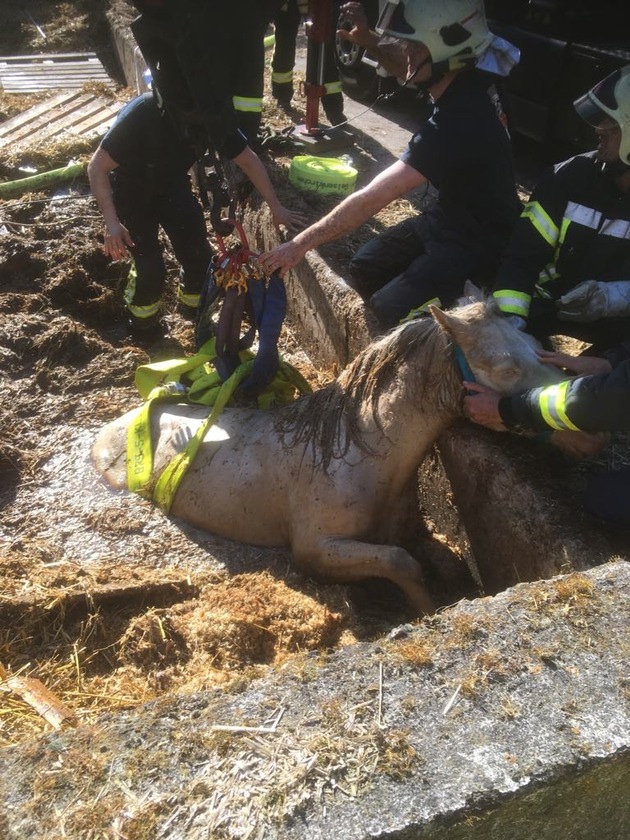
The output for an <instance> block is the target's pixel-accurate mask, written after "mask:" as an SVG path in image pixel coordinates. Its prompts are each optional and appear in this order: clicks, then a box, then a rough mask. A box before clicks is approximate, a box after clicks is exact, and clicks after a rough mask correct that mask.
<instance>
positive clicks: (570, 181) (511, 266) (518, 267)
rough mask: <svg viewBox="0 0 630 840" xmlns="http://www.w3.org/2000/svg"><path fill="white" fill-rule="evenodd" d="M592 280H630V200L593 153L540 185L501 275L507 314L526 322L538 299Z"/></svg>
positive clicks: (498, 292) (498, 285)
mask: <svg viewBox="0 0 630 840" xmlns="http://www.w3.org/2000/svg"><path fill="white" fill-rule="evenodd" d="M585 280H600V281H602V280H603V281H615V280H630V194H624V193H621V192H620V191H619V189H618V188H617V186H616V184H615V182H614V180H613V177H612V173H611V170H610V167H607V166H606V164H603V163H602V162H601V161H599V160H597V157H596V153H595V152H587V153H585V154H582V155H577V156H576V157H573V158H570V159H569V160H566V161H564V162H562V163H558V164H556V165H555V166H554V167H553V168H552V169H550V170H548V171H547V172H546V173H545V174H544V175H543V176H542V177H541V179H540V181H539V183H538V184H537V186H536V188H535V189H534V191H533V193H532V196H531V200H530V201H529V203H528V204H527V205H526V206H525V209H524V210H523V212H522V214H521V217H520V219H519V220H518V222H517V225H516V227H515V229H514V233H513V235H512V239H511V242H510V246H509V248H508V251H507V253H506V256H505V259H504V261H503V263H502V265H501V268H500V270H499V272H498V275H497V279H496V282H495V285H494V297H495V298H496V299H497V300H498V303H499V306H500V308H501V309H502V310H503V311H504V312H506V313H510V314H513V315H519V316H521V317H523V318H526V317H527V316H528V314H529V309H530V304H531V301H532V298H533V297H535V296H536V297H547V298H552V299H553V300H558V298H560V297H561V296H562V295H564V294H566V292H568V291H569V290H570V289H572V288H574V287H575V286H577V285H578V284H579V283H582V282H583V281H585Z"/></svg>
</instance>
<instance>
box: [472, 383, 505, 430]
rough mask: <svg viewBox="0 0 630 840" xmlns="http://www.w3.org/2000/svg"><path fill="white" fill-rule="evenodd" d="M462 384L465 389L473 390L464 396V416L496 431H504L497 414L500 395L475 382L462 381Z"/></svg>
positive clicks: (499, 416) (501, 421)
mask: <svg viewBox="0 0 630 840" xmlns="http://www.w3.org/2000/svg"><path fill="white" fill-rule="evenodd" d="M463 386H464V388H465V389H466V390H467V391H473V392H474V393H473V394H467V395H466V396H465V397H464V414H465V416H466V417H467V418H468V419H469V420H472V421H473V423H478V424H479V425H480V426H485V427H486V428H488V429H494V431H496V432H505V431H506V428H505V426H504V425H503V420H502V419H501V415H500V414H499V400H500V399H501V395H500V394H498V393H497V392H496V391H493V390H492V389H491V388H486V386H485V385H479V383H477V382H464V383H463Z"/></svg>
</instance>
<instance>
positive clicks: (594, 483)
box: [464, 341, 630, 527]
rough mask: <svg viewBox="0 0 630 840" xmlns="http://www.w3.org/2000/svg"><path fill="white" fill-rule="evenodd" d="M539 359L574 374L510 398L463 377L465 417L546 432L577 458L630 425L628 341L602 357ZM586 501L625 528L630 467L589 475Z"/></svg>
mask: <svg viewBox="0 0 630 840" xmlns="http://www.w3.org/2000/svg"><path fill="white" fill-rule="evenodd" d="M541 361H543V362H546V363H548V364H553V365H556V366H557V367H560V368H563V369H564V370H566V371H567V373H568V374H569V373H572V374H577V376H576V378H573V379H566V380H564V381H563V382H560V383H557V384H555V385H547V386H543V387H541V388H533V389H532V390H530V391H526V392H524V393H521V394H516V395H513V396H508V397H502V396H501V395H500V394H497V393H496V392H495V391H492V390H491V389H489V388H485V387H484V386H482V385H478V384H476V383H471V382H465V383H464V387H465V388H466V390H467V392H468V394H467V396H465V397H464V413H465V414H466V416H467V417H468V418H469V419H470V420H472V421H473V422H475V423H479V424H480V425H482V426H486V427H488V428H490V429H495V430H496V431H505V430H506V429H510V430H513V431H521V432H522V431H526V432H534V433H549V434H550V436H549V438H548V440H549V442H550V443H551V444H553V445H555V446H556V447H558V448H559V449H560V450H561V451H562V452H564V453H565V454H567V455H570V456H572V457H576V458H582V457H586V456H592V455H596V454H597V453H598V452H599V451H600V450H601V449H602V448H603V446H605V445H606V443H607V442H608V437H609V435H608V434H607V433H610V432H627V431H629V430H630V341H627V342H624V343H623V344H621V345H619V346H618V347H616V348H615V349H613V350H610V351H608V352H606V353H604V355H603V356H602V357H597V356H588V355H582V356H578V357H572V356H569V355H567V354H565V353H553V352H547V351H541ZM585 506H586V509H587V510H588V511H589V512H590V513H591V514H593V515H595V516H597V517H598V518H600V519H602V520H604V521H606V522H609V523H612V524H616V525H624V526H625V527H629V526H630V470H628V469H627V468H626V469H623V470H619V471H612V472H608V473H602V474H598V475H597V474H596V475H594V476H592V477H591V478H590V479H589V482H588V485H587V490H586V497H585Z"/></svg>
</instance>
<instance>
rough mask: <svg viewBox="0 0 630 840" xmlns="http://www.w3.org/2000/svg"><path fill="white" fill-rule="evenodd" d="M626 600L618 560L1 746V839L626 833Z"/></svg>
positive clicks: (508, 838) (629, 583)
mask: <svg viewBox="0 0 630 840" xmlns="http://www.w3.org/2000/svg"><path fill="white" fill-rule="evenodd" d="M629 612H630V564H629V563H627V562H625V561H619V562H616V563H609V564H604V565H602V566H600V567H598V568H597V569H595V570H591V571H588V572H586V573H584V574H573V575H568V576H563V577H557V578H555V579H554V580H551V581H543V582H539V583H532V584H520V585H518V586H517V587H514V588H512V589H509V590H507V591H505V592H503V593H501V594H500V595H497V596H495V597H493V598H484V599H476V600H475V601H463V602H461V603H460V604H458V605H457V606H455V607H454V608H452V609H450V610H448V611H447V612H445V613H443V614H442V615H438V616H436V617H434V618H433V619H430V620H425V621H424V622H423V623H422V625H421V626H417V627H412V626H403V627H401V628H398V629H397V630H395V631H393V632H392V633H391V634H390V637H389V638H387V639H383V640H382V641H381V642H379V643H376V644H367V643H366V644H359V645H355V646H352V647H350V648H345V649H343V650H341V651H339V652H338V653H336V654H334V655H332V656H330V657H329V658H328V659H327V660H326V659H323V658H321V656H319V655H316V654H313V655H309V656H307V657H305V658H304V659H301V660H294V661H292V662H290V663H288V664H287V666H285V667H284V668H283V669H279V670H276V671H272V672H269V673H268V675H267V676H266V677H265V678H263V679H262V680H259V681H257V682H253V683H251V684H250V685H249V686H248V687H247V688H246V689H245V690H244V691H242V693H240V694H231V695H226V694H225V693H224V692H222V691H220V690H216V691H213V692H202V693H198V694H194V695H188V696H180V697H177V696H175V697H173V696H170V697H168V698H166V699H165V700H164V701H161V702H155V703H151V704H147V705H146V706H145V707H142V708H140V709H137V710H134V711H128V712H124V711H121V712H119V713H117V714H107V715H104V716H103V717H102V718H101V720H100V721H99V722H98V723H97V724H96V725H95V726H93V727H90V728H86V727H82V728H79V729H77V730H74V731H65V732H61V733H57V734H54V735H50V736H48V737H45V738H40V739H38V740H37V741H36V742H34V743H32V744H28V745H24V744H22V745H19V746H16V747H11V748H8V749H4V750H2V751H1V752H0V758H1V760H2V764H3V773H2V774H1V775H0V793H1V797H2V802H3V805H4V807H3V809H2V811H1V813H0V827H2V828H3V829H4V830H3V831H2V836H3V837H4V838H6V840H27V838H28V840H30V838H32V837H42V838H53V837H54V838H56V837H62V836H68V837H79V836H87V829H88V828H89V829H91V830H92V831H93V832H94V833H95V835H96V834H102V835H105V834H107V832H108V831H110V830H112V831H113V829H114V827H115V828H116V831H115V832H114V834H117V836H121V837H122V836H124V837H129V838H132V837H133V838H138V837H141V836H142V837H155V838H157V837H160V838H170V839H171V840H175V838H177V840H182V838H186V840H201V838H208V837H213V838H224V840H231V839H232V838H235V840H236V838H243V837H250V838H253V837H255V838H263V837H264V838H277V840H306V839H308V840H330V838H333V837H334V838H335V840H369V839H372V840H373V838H377V837H378V838H385V837H387V838H390V840H420V839H421V838H422V840H490V838H491V840H559V839H560V838H562V840H565V839H566V840H568V839H569V838H570V840H593V838H598V840H625V838H626V837H627V826H628V825H629V824H630V798H629V797H628V791H627V779H628V774H629V773H630V715H629V705H628V674H627V670H626V667H625V663H626V660H627V640H628V624H629V621H630V614H629ZM274 721H275V722H274ZM217 727H219V728H217ZM220 727H224V728H223V729H221V728H220ZM53 805H54V807H53ZM3 819H4V823H5V825H4V826H2V820H3ZM81 827H82V828H81ZM141 829H142V832H144V833H141ZM82 832H83V833H82ZM112 836H113V835H112Z"/></svg>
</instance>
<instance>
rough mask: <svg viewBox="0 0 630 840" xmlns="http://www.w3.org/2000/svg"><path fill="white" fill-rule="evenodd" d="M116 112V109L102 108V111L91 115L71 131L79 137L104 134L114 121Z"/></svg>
mask: <svg viewBox="0 0 630 840" xmlns="http://www.w3.org/2000/svg"><path fill="white" fill-rule="evenodd" d="M118 110H119V109H118V108H104V109H103V110H102V111H100V112H98V113H95V114H92V115H91V116H90V117H88V118H87V119H85V120H84V121H83V122H81V123H79V124H78V125H75V126H74V128H73V131H74V132H75V133H76V134H80V135H89V134H105V132H106V131H107V129H108V128H109V127H110V125H112V123H113V122H114V120H115V119H116V115H117V114H118Z"/></svg>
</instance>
